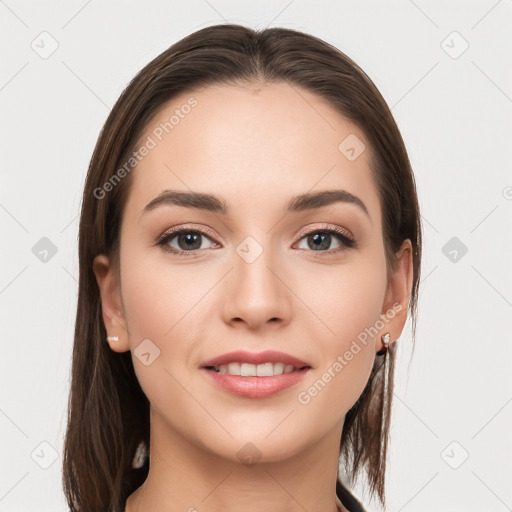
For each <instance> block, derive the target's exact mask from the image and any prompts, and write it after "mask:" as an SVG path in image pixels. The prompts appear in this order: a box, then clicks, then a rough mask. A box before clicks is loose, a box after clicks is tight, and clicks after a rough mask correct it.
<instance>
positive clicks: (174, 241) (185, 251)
mask: <svg viewBox="0 0 512 512" xmlns="http://www.w3.org/2000/svg"><path fill="white" fill-rule="evenodd" d="M202 238H205V239H208V240H210V241H211V238H210V237H209V236H208V233H206V232H205V231H202V230H200V229H190V228H180V229H173V230H171V231H166V232H165V233H164V234H163V235H161V236H160V238H159V239H158V240H157V242H156V245H159V246H161V247H162V249H163V250H164V251H167V252H171V253H174V254H180V255H183V256H190V255H193V254H194V251H197V250H199V249H207V248H208V247H205V246H204V245H203V243H202ZM214 244H215V243H214Z"/></svg>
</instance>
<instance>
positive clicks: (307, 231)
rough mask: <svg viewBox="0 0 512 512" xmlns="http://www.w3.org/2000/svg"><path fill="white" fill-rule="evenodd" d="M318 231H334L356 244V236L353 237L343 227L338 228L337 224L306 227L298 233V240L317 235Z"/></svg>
mask: <svg viewBox="0 0 512 512" xmlns="http://www.w3.org/2000/svg"><path fill="white" fill-rule="evenodd" d="M317 231H334V232H336V233H338V234H340V235H343V236H345V237H346V238H347V239H348V240H350V241H351V242H353V243H355V239H354V236H353V235H352V233H351V232H350V231H349V230H348V229H346V228H343V227H341V226H338V225H335V224H321V225H320V226H319V227H313V228H311V227H304V228H302V229H301V230H300V231H299V232H298V233H297V235H296V236H297V237H298V239H299V240H300V239H302V238H303V237H304V236H306V235H309V234H310V233H315V232H317Z"/></svg>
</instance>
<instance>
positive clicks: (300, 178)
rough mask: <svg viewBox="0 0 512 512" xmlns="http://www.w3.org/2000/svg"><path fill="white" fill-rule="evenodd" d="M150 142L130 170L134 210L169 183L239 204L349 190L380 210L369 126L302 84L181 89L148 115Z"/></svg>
mask: <svg viewBox="0 0 512 512" xmlns="http://www.w3.org/2000/svg"><path fill="white" fill-rule="evenodd" d="M142 146H146V147H147V148H150V149H148V150H147V151H144V153H145V156H143V157H141V158H140V161H139V162H138V164H137V166H136V168H135V169H134V170H133V171H132V173H133V176H132V179H133V183H132V189H131V192H130V197H129V199H128V205H127V210H126V212H127V214H128V213H129V212H131V213H132V214H133V215H135V214H136V213H139V214H140V212H141V211H142V210H143V209H144V206H145V205H146V204H147V203H148V202H149V201H151V200H152V199H153V198H154V197H155V196H157V195H158V194H160V193H161V192H162V191H163V190H166V189H180V190H184V191H194V192H206V193H212V194H218V195H220V196H224V197H226V199H227V201H228V202H229V204H230V205H231V204H233V209H234V211H236V208H237V206H238V207H239V208H240V209H242V208H243V207H248V206H249V205H251V206H257V205H258V204H260V205H261V204H264V205H265V208H271V207H272V204H271V203H272V202H273V201H275V202H276V206H278V207H282V204H283V203H284V202H286V200H287V199H288V198H289V197H290V196H293V195H298V194H301V193H305V192H308V191H312V190H317V189H330V188H338V189H339V188H342V189H344V190H347V191H349V192H350V193H352V194H355V195H357V196H359V197H361V198H364V199H363V200H364V202H365V204H366V205H367V207H368V209H369V210H371V209H374V210H375V208H378V197H377V192H376V188H375V184H374V182H373V179H372V176H371V172H370V168H369V159H370V156H371V148H370V147H369V144H368V142H367V140H366V138H365V135H364V133H363V132H362V130H361V129H360V128H359V127H358V126H357V125H355V124H354V123H352V122H350V121H349V120H348V119H346V118H345V117H343V116H342V115H341V114H340V113H338V112H337V111H336V110H335V109H333V107H332V106H331V105H330V104H329V103H328V102H326V101H325V100H323V99H322V98H321V97H319V96H318V95H316V94H313V93H311V92H309V91H307V90H305V89H303V88H300V87H297V86H296V85H293V86H292V85H289V84H285V83H260V84H250V85H215V86H208V87H206V88H203V89H201V90H194V91H191V92H188V93H184V94H181V95H180V96H177V97H175V98H173V99H172V100H170V101H169V102H167V103H165V104H164V105H163V106H162V107H161V108H160V109H159V111H158V112H157V113H156V114H155V115H154V116H153V118H152V119H151V120H150V121H149V122H148V124H147V126H146V127H145V130H144V132H143V134H142V136H141V137H140V138H139V144H138V145H137V146H136V149H137V148H142ZM141 153H142V152H141ZM376 215H377V216H378V217H379V218H380V212H374V214H373V215H372V217H373V218H375V216H376Z"/></svg>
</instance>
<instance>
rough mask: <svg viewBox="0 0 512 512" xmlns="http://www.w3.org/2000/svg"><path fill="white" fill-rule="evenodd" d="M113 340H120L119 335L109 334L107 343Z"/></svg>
mask: <svg viewBox="0 0 512 512" xmlns="http://www.w3.org/2000/svg"><path fill="white" fill-rule="evenodd" d="M111 341H119V336H107V343H109V342H111Z"/></svg>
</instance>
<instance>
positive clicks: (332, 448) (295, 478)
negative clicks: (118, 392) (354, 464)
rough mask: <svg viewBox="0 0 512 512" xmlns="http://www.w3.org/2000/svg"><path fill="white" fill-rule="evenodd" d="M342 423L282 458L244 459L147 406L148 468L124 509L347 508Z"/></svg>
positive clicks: (282, 511) (318, 511) (281, 511)
mask: <svg viewBox="0 0 512 512" xmlns="http://www.w3.org/2000/svg"><path fill="white" fill-rule="evenodd" d="M342 427H343V425H342V424H339V425H336V428H335V429H333V430H332V431H331V432H329V434H328V435H327V436H325V437H324V438H322V439H320V440H318V441H317V442H316V443H314V444H310V445H309V446H308V447H307V448H305V449H304V450H303V451H298V452H297V453H296V454H293V455H292V456H290V457H289V458H286V459H284V460H279V461H274V462H257V463H255V464H243V463H242V462H239V461H236V462H235V461H232V460H227V459H225V458H223V457H219V456H218V455H215V454H212V453H211V452H207V451H206V450H204V449H202V448H201V447H200V446H197V445H195V444H193V443H192V442H190V440H189V439H188V438H185V437H183V436H182V435H181V434H180V433H179V432H177V431H175V430H174V429H172V428H171V427H170V426H169V425H168V424H167V423H166V422H165V421H164V419H163V418H162V417H160V416H159V415H158V414H156V413H155V412H154V411H153V410H151V426H150V429H151V433H150V440H151V441H150V467H149V473H148V476H147V478H146V480H145V482H144V484H143V485H142V486H141V487H139V489H137V490H136V491H135V492H133V493H132V494H131V495H130V496H129V497H128V500H127V502H126V509H125V512H146V511H148V510H159V511H161V512H174V511H178V510H179V511H184V510H185V511H189V512H196V511H197V510H202V511H208V512H220V511H222V512H235V511H236V512H238V511H239V510H244V511H245V512H256V511H257V512H259V511H261V510H272V511H274V512H291V511H297V512H299V511H300V512H303V511H304V510H307V511H308V512H337V511H338V510H339V511H341V512H348V511H347V509H346V508H345V507H344V506H343V505H342V504H341V502H340V501H339V499H338V498H337V497H336V478H337V472H338V450H339V439H340V436H341V429H342Z"/></svg>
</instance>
